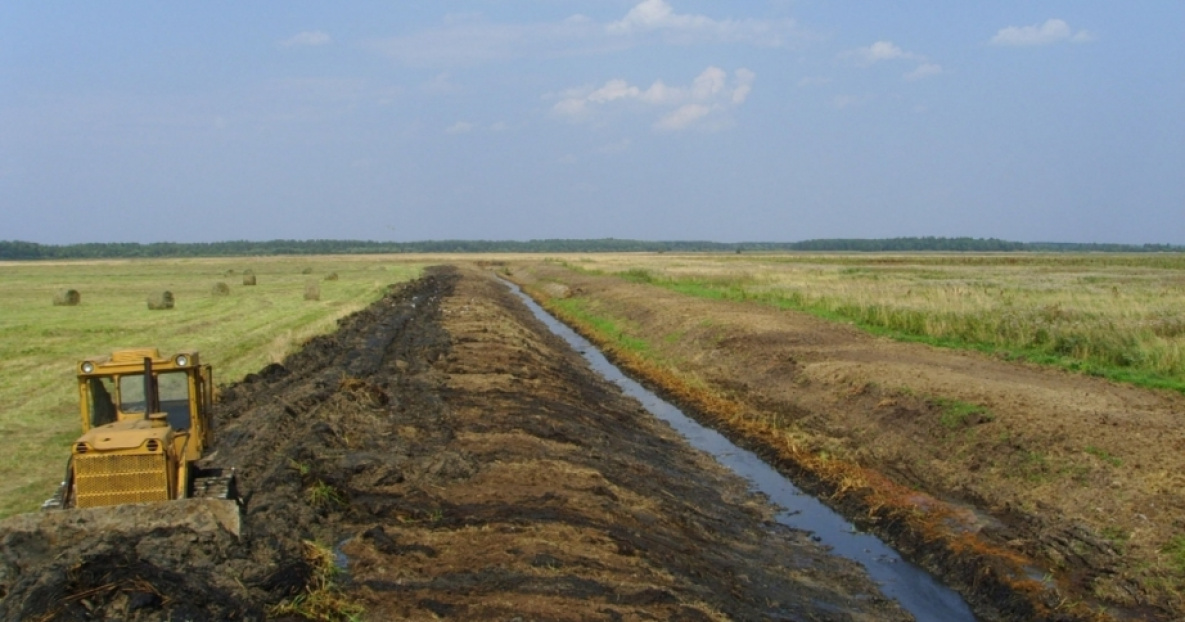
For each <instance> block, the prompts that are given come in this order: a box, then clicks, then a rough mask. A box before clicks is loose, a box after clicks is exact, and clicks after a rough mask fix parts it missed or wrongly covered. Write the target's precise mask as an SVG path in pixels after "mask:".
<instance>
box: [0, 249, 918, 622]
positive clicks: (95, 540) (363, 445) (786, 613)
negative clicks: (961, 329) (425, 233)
mask: <svg viewBox="0 0 1185 622" xmlns="http://www.w3.org/2000/svg"><path fill="white" fill-rule="evenodd" d="M218 417H219V423H220V426H219V429H218V434H217V436H218V440H217V442H216V447H217V448H218V454H217V455H216V456H215V458H214V459H215V461H216V462H218V463H220V464H227V465H235V466H237V467H238V468H239V475H240V482H241V483H240V487H241V489H242V491H243V493H244V497H245V499H246V514H245V516H244V533H243V536H242V537H241V538H237V539H236V538H235V537H234V536H232V535H230V534H229V533H227V532H225V531H221V530H218V529H213V530H206V531H195V530H193V529H191V528H188V527H168V526H165V525H159V524H158V525H154V524H152V523H151V522H149V521H147V519H145V516H147V514H143V513H141V514H142V515H141V516H138V517H137V518H136V520H141V519H145V523H144V524H143V529H141V530H135V529H130V530H123V531H120V532H118V533H115V532H108V533H104V534H98V535H93V534H92V535H89V536H87V535H85V534H80V535H69V534H63V533H46V532H45V531H38V530H37V529H30V528H27V527H25V528H17V527H16V526H15V523H14V522H13V521H6V522H4V523H0V618H3V619H22V620H24V619H47V620H49V619H60V620H84V619H85V620H91V619H121V620H124V619H126V620H167V619H190V620H221V619H263V618H264V617H265V616H266V615H267V614H268V610H269V609H268V608H269V606H271V605H273V604H275V603H277V602H280V601H281V600H284V599H291V598H292V597H294V596H296V595H298V594H300V593H302V591H303V590H304V589H305V586H306V585H308V583H309V582H310V578H311V576H312V575H313V574H314V568H313V567H311V566H310V563H309V561H308V559H307V558H306V555H305V553H306V551H307V548H306V544H305V543H306V542H319V543H321V544H322V545H325V546H327V547H330V548H334V549H336V550H337V551H338V552H339V553H340V554H341V555H343V556H344V561H345V564H346V574H345V576H343V577H340V578H339V583H340V586H341V591H342V592H343V593H344V595H345V596H346V597H348V598H350V599H353V600H354V601H356V602H360V603H362V604H363V605H364V606H365V607H366V611H367V613H366V615H365V618H366V619H373V620H398V619H408V620H430V619H457V620H487V619H488V620H508V619H514V618H518V619H522V620H543V619H546V620H653V619H664V620H665V619H671V620H726V619H736V620H751V619H786V620H869V621H871V620H890V621H891V620H907V619H909V616H908V615H906V614H905V613H903V612H902V611H901V610H900V609H899V608H898V607H897V606H896V605H895V604H894V603H892V602H889V601H886V600H884V599H883V598H882V597H880V596H879V593H878V592H877V590H876V589H875V587H874V586H873V585H872V584H871V583H870V582H869V581H868V579H867V577H866V576H865V575H864V574H863V572H862V571H861V570H860V569H859V568H858V567H857V566H856V565H855V564H853V563H851V562H847V561H845V560H841V559H837V558H834V557H832V556H830V555H828V554H827V553H826V552H825V551H823V550H821V549H820V547H818V546H817V545H816V544H814V543H813V542H812V541H811V540H810V538H809V537H808V535H807V534H804V533H801V532H795V531H792V530H788V529H785V528H782V527H779V526H777V525H775V524H773V523H771V522H770V521H769V518H770V517H771V515H772V508H771V507H770V506H769V505H768V504H767V503H765V502H763V501H762V500H760V499H758V498H755V497H753V496H752V495H750V494H749V493H748V492H747V488H746V485H745V484H744V482H743V481H741V480H739V479H738V478H736V477H734V476H732V475H730V474H729V473H727V472H725V471H724V470H723V469H722V468H721V467H719V466H718V465H717V464H715V463H714V462H713V461H711V460H710V459H708V458H707V457H705V456H703V455H702V454H700V453H698V452H696V451H694V450H692V449H690V448H689V447H688V446H687V445H686V444H685V443H684V442H683V441H682V440H681V439H680V438H678V437H677V435H676V434H675V433H674V432H672V431H671V430H670V429H669V428H668V427H667V426H666V425H665V424H662V423H659V422H657V421H656V420H655V419H654V418H653V417H651V416H650V415H648V414H647V413H645V412H644V411H641V410H640V408H639V406H638V405H637V403H636V402H634V401H632V400H629V399H626V398H624V397H623V396H622V395H621V394H620V392H619V391H618V390H617V389H616V387H614V386H613V385H610V384H608V383H607V382H604V381H602V380H601V379H599V378H598V377H597V376H595V375H594V374H592V373H591V372H590V371H589V370H588V369H587V367H586V365H585V363H584V362H583V360H582V359H581V358H580V357H579V356H578V355H576V354H575V353H573V352H571V351H570V350H569V349H568V348H567V347H566V346H565V345H564V344H563V343H562V342H561V341H559V340H558V339H557V338H555V337H554V336H552V335H551V334H550V333H549V332H548V331H547V330H546V328H544V327H543V326H542V325H541V324H539V323H538V322H537V321H536V320H535V319H534V318H533V317H531V316H530V314H529V312H528V311H527V310H526V309H525V307H523V306H522V304H521V303H519V302H518V301H517V300H515V299H514V298H513V297H512V296H511V294H510V293H509V292H508V291H507V290H506V289H505V287H504V286H502V285H501V284H499V283H497V282H496V281H495V280H494V279H493V277H492V276H491V275H489V274H488V273H484V272H482V271H479V270H473V269H465V270H460V271H458V270H454V269H438V270H433V271H431V272H430V274H429V275H428V276H427V277H425V278H424V279H421V280H419V281H416V282H413V283H410V284H407V285H404V286H401V287H399V288H398V289H397V290H395V291H394V292H393V293H392V294H391V295H390V296H388V297H387V298H385V299H384V300H382V301H380V302H379V303H376V304H375V305H374V306H372V307H371V308H369V309H367V310H365V311H363V312H360V313H358V314H356V315H354V316H351V317H349V318H347V319H345V320H343V321H342V322H341V328H340V330H339V331H338V332H337V333H336V334H334V335H331V336H326V337H319V338H316V339H314V340H312V341H311V342H310V343H309V344H307V346H306V347H305V348H304V349H303V350H302V351H301V352H300V353H298V354H296V355H293V356H292V357H289V359H287V360H286V361H285V362H284V364H283V365H274V366H271V367H269V368H267V369H265V370H262V371H261V372H260V373H259V374H256V375H252V376H250V377H248V378H247V379H246V380H245V381H244V382H242V383H239V384H237V385H234V386H231V387H226V388H224V390H223V392H222V397H221V400H220V405H219V413H218Z"/></svg>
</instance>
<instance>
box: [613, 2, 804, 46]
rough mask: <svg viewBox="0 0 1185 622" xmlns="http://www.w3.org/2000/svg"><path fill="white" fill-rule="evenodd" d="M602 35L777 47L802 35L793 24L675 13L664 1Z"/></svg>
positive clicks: (643, 6) (642, 7)
mask: <svg viewBox="0 0 1185 622" xmlns="http://www.w3.org/2000/svg"><path fill="white" fill-rule="evenodd" d="M605 31H606V32H607V33H608V34H609V35H611V36H635V35H639V34H648V33H661V34H662V35H664V38H665V39H666V40H668V41H670V42H674V43H697V42H704V41H709V42H711V41H715V42H738V43H748V44H751V45H758V46H767V47H778V46H781V45H784V44H786V43H787V41H788V40H789V39H791V38H794V37H796V36H797V35H799V34H802V33H800V32H799V31H798V28H797V27H796V25H795V23H794V21H793V20H759V19H743V20H731V19H726V20H715V19H712V18H710V17H707V16H705V15H693V14H688V13H676V12H675V8H674V7H673V6H671V4H670V3H669V2H666V0H645V1H644V2H642V3H640V4H638V5H636V6H635V7H634V8H632V9H630V11H629V12H628V13H626V15H625V17H623V18H622V19H620V20H618V21H616V22H611V23H610V24H609V25H608V26H607V27H606V28H605Z"/></svg>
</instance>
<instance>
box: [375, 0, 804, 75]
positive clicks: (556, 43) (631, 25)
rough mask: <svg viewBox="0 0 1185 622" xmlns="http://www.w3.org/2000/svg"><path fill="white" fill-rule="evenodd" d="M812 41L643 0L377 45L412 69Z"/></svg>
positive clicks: (453, 23) (473, 20) (786, 28)
mask: <svg viewBox="0 0 1185 622" xmlns="http://www.w3.org/2000/svg"><path fill="white" fill-rule="evenodd" d="M809 38H811V35H810V34H809V33H808V32H807V31H805V30H803V29H801V28H800V27H799V26H798V25H797V24H796V23H795V22H794V21H793V20H789V19H742V20H732V19H713V18H711V17H708V16H706V15H696V14H689V13H679V12H677V11H676V9H675V7H674V6H672V5H671V4H670V3H669V2H667V1H666V0H644V1H643V2H640V3H639V4H637V5H635V6H634V7H633V8H632V9H630V10H629V11H628V12H627V13H626V14H625V15H624V16H623V17H622V18H621V19H619V20H615V21H609V22H600V21H596V20H594V19H591V18H589V17H586V16H584V15H573V16H571V17H568V18H567V19H563V20H560V21H557V22H536V23H523V24H514V23H494V22H489V21H486V20H485V19H484V18H483V17H482V16H480V15H477V14H465V15H464V16H449V17H448V18H446V19H445V20H444V24H443V25H442V26H440V27H438V28H433V29H429V30H423V31H420V32H415V33H411V34H407V35H401V36H398V37H390V38H386V39H381V40H375V41H371V42H370V43H369V46H370V47H371V48H372V49H374V50H376V51H378V52H380V53H382V54H385V55H387V56H389V57H390V58H392V59H394V60H396V61H398V62H401V63H404V64H408V65H417V66H455V65H472V64H478V63H486V62H497V61H505V60H510V59H514V58H522V57H532V56H537V57H548V56H560V55H571V54H598V53H605V52H612V51H618V50H622V49H628V48H631V47H634V46H637V45H642V44H644V43H652V42H655V41H659V42H662V43H667V44H672V45H697V44H710V43H733V44H744V45H752V46H760V47H781V46H786V45H790V44H792V43H796V42H799V41H803V40H806V39H809Z"/></svg>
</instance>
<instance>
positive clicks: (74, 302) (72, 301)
mask: <svg viewBox="0 0 1185 622" xmlns="http://www.w3.org/2000/svg"><path fill="white" fill-rule="evenodd" d="M80 302H82V294H80V293H78V290H76V289H62V290H58V291H57V292H56V293H55V294H54V295H53V306H55V307H75V306H78V303H80Z"/></svg>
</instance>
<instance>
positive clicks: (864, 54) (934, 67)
mask: <svg viewBox="0 0 1185 622" xmlns="http://www.w3.org/2000/svg"><path fill="white" fill-rule="evenodd" d="M839 57H840V58H844V59H848V60H849V61H851V62H853V63H855V64H856V65H857V66H860V67H868V66H870V65H873V64H876V63H881V62H891V61H900V60H912V61H917V62H918V63H920V64H919V65H918V66H917V68H916V69H914V70H913V71H911V72H909V73H907V74H905V75H904V76H903V77H904V78H905V79H906V80H910V81H914V80H921V79H922V78H929V77H930V76H936V75H938V74H940V73H942V65H939V64H938V63H933V62H930V59H928V58H927V57H926V56H925V55H924V54H918V53H917V52H909V51H906V50H903V49H901V47H900V46H898V45H897V44H895V43H893V42H892V41H877V42H876V43H873V44H872V45H870V46H867V47H862V48H856V49H854V50H848V51H846V52H841V53H840V54H839ZM805 84H810V83H809V82H808V83H805ZM805 84H804V82H799V86H804V85H805ZM841 107H842V106H841Z"/></svg>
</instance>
